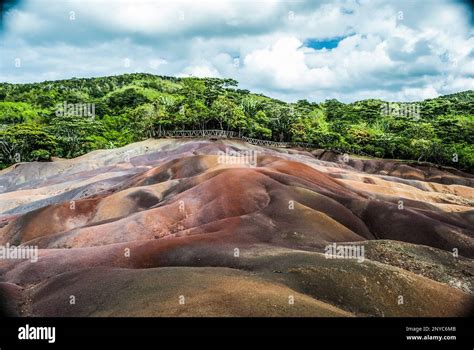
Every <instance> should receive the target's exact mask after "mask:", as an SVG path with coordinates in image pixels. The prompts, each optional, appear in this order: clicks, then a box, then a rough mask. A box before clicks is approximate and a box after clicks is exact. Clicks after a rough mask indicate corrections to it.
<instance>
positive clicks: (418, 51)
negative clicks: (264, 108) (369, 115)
mask: <svg viewBox="0 0 474 350" xmlns="http://www.w3.org/2000/svg"><path fill="white" fill-rule="evenodd" d="M0 30H1V31H0V49H1V57H0V58H1V60H0V81H2V82H38V81H44V80H55V79H65V78H71V77H93V76H105V75H115V74H121V73H131V72H148V73H153V74H159V75H174V76H190V75H193V76H199V77H203V76H213V77H231V78H234V79H236V80H238V81H239V83H240V87H241V88H246V89H249V90H252V91H255V92H261V93H264V94H267V95H270V96H273V97H277V98H280V99H282V100H285V101H295V100H297V99H301V98H306V99H309V100H311V101H322V100H324V99H327V98H338V99H340V100H342V101H345V102H349V101H355V100H359V99H364V98H382V99H385V100H392V101H413V100H419V99H424V98H431V97H435V96H438V95H442V94H448V93H453V92H458V91H463V90H468V89H474V36H473V34H474V26H473V14H472V8H470V7H468V5H466V2H461V1H447V0H446V1H445V0H419V1H411V0H410V1H407V0H406V1H403V0H402V1H368V0H338V1H314V0H313V1H305V0H291V1H263V0H260V1H250V0H240V1H239V0H232V1H230V0H229V1H222V0H221V1H209V0H204V1H199V2H198V1H191V0H184V1H180V0H178V1H160V0H158V1H151V0H133V1H132V0H101V1H99V0H97V1H91V0H82V1H81V0H24V1H14V2H11V5H10V6H8V7H7V9H6V10H4V11H3V13H2V25H1V29H0Z"/></svg>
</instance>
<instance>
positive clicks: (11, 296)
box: [0, 139, 474, 316]
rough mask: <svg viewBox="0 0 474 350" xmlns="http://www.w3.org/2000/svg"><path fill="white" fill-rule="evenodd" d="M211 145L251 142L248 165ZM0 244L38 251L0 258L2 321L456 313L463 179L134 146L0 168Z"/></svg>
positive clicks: (462, 296)
mask: <svg viewBox="0 0 474 350" xmlns="http://www.w3.org/2000/svg"><path fill="white" fill-rule="evenodd" d="M226 150H227V151H229V150H234V151H247V152H248V151H254V152H256V154H257V164H256V166H253V165H252V164H242V162H240V164H235V163H239V161H241V160H242V159H240V158H235V157H234V158H227V159H226V161H222V158H221V157H219V153H218V152H219V151H226ZM333 242H339V243H344V242H345V243H348V244H349V243H350V244H357V245H363V246H364V248H365V257H366V259H365V260H364V261H363V262H357V260H354V259H327V258H326V257H325V256H324V254H323V253H324V248H325V247H326V246H327V245H328V244H331V243H333ZM7 243H9V244H15V245H20V244H21V245H28V246H30V245H34V246H38V247H39V248H40V257H39V260H38V262H36V263H32V262H30V261H21V260H13V259H11V260H0V278H1V279H0V298H1V299H0V306H1V307H2V311H3V313H5V314H10V315H23V316H27V315H36V316H42V315H44V316H62V315H65V316H118V315H120V316H166V315H170V316H193V315H198V316H206V315H209V316H252V315H254V316H298V315H300V316H350V315H355V316H357V315H376V316H404V315H408V316H417V315H423V316H431V315H432V316H447V315H453V316H463V315H468V314H470V313H472V311H473V305H474V304H473V303H474V297H473V286H474V265H473V263H472V260H471V259H472V258H473V257H474V177H473V176H472V175H469V174H464V173H461V172H459V171H455V170H449V171H448V170H446V169H444V170H443V169H437V168H434V167H431V168H430V167H427V166H416V165H410V164H403V163H398V162H395V161H384V160H363V159H358V158H354V157H350V158H349V160H348V161H347V159H342V157H341V156H340V155H337V154H334V153H330V152H322V151H317V152H312V153H310V152H306V151H297V150H287V149H283V150H282V149H280V150H273V149H268V148H262V147H257V146H252V145H248V144H245V143H243V142H240V141H230V140H229V141H203V140H175V139H161V140H147V141H144V142H140V143H136V144H131V145H128V146H126V147H123V148H120V149H114V150H103V151H95V152H91V153H89V154H87V155H84V156H82V157H79V158H76V159H71V160H59V161H55V162H52V163H28V164H18V165H16V166H13V167H11V168H8V169H5V170H3V171H1V172H0V244H2V245H5V244H7ZM453 250H455V251H457V252H458V253H459V256H453V254H452V252H453ZM71 296H74V298H75V304H71V303H70V298H71ZM181 297H184V300H185V302H184V303H180V300H181V299H180V298H181ZM400 297H402V299H403V303H400ZM181 301H182V300H181Z"/></svg>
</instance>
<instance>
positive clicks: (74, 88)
mask: <svg viewBox="0 0 474 350" xmlns="http://www.w3.org/2000/svg"><path fill="white" fill-rule="evenodd" d="M65 103H67V104H68V105H69V104H90V105H91V106H93V113H90V114H89V115H87V114H86V115H78V114H77V113H66V112H67V111H66V112H65V113H58V106H63V105H64V104H65ZM66 109H67V108H66ZM182 129H199V130H200V129H222V130H232V131H236V132H239V133H240V134H241V135H245V136H248V137H253V138H260V139H266V140H274V141H292V142H308V143H312V144H314V145H315V147H317V148H327V149H333V150H339V151H341V152H347V153H355V154H364V155H369V156H374V157H380V158H392V159H404V160H413V161H423V162H432V163H435V164H439V165H445V166H452V167H456V168H458V169H462V170H465V171H469V172H472V171H473V170H474V142H473V136H474V91H472V90H470V91H465V92H460V93H456V94H452V95H446V96H442V97H438V98H435V99H429V100H424V101H420V102H416V103H392V102H391V103H387V102H385V101H381V100H377V99H370V100H363V101H358V102H354V103H350V104H345V103H342V102H339V101H337V100H334V99H331V100H326V101H324V102H322V103H315V102H310V101H307V100H300V101H297V102H295V103H286V102H283V101H279V100H276V99H272V98H270V97H267V96H264V95H261V94H255V93H251V92H250V91H248V90H242V89H239V88H238V83H237V82H236V81H235V80H232V79H217V78H202V79H201V78H194V77H189V78H175V77H164V76H156V75H151V74H124V75H119V76H111V77H100V78H87V79H78V78H72V79H67V80H58V81H46V82H42V83H32V84H9V83H1V84H0V167H1V168H4V167H6V166H9V165H11V164H14V163H17V162H25V161H49V160H51V158H52V157H60V158H71V157H77V156H79V155H82V154H84V153H87V152H89V151H92V150H96V149H104V148H115V147H120V146H124V145H126V144H128V143H131V142H136V141H141V140H144V139H147V138H149V137H153V136H155V135H158V134H159V132H160V131H163V130H182Z"/></svg>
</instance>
